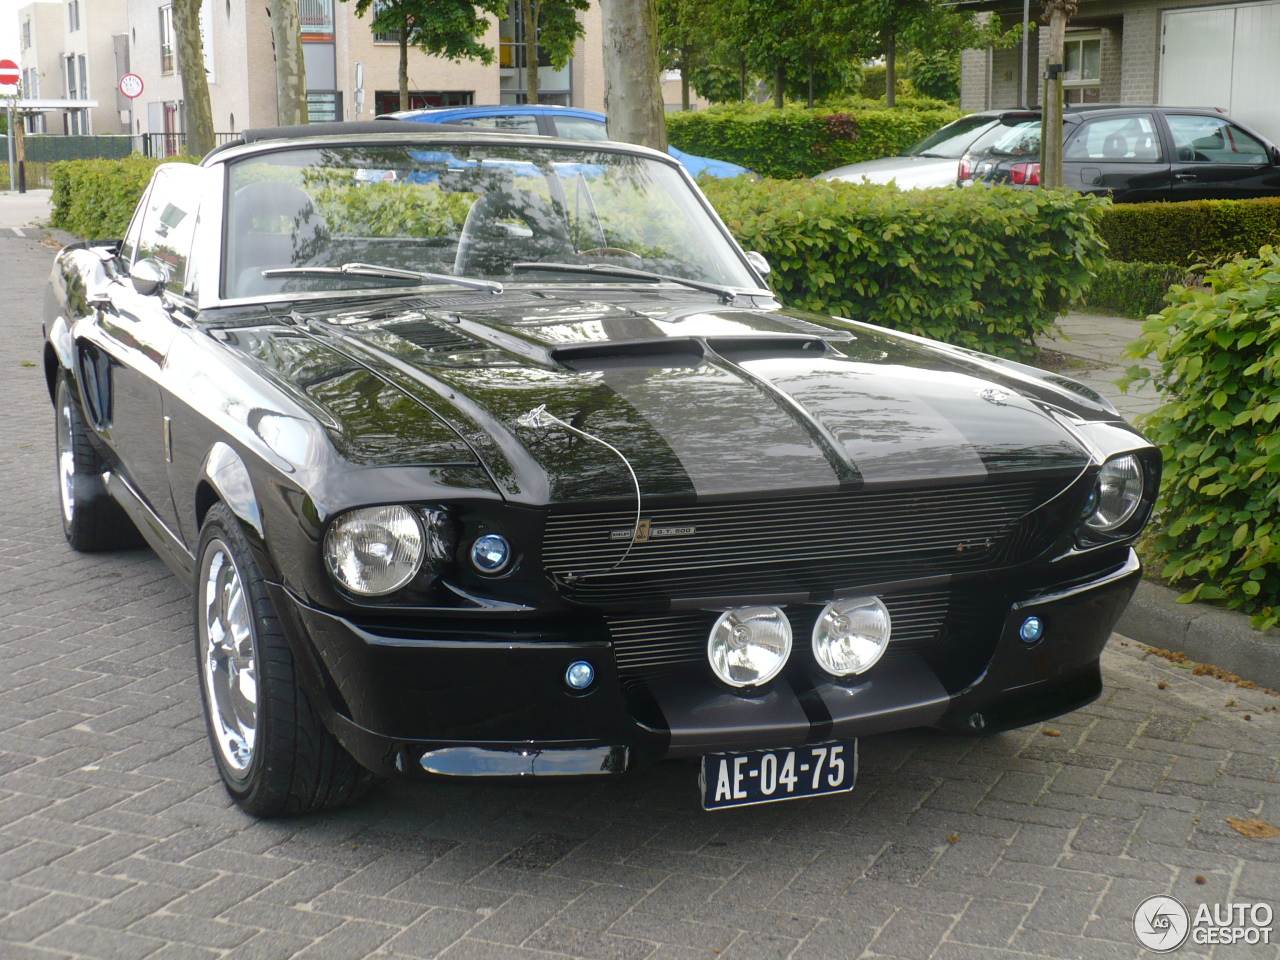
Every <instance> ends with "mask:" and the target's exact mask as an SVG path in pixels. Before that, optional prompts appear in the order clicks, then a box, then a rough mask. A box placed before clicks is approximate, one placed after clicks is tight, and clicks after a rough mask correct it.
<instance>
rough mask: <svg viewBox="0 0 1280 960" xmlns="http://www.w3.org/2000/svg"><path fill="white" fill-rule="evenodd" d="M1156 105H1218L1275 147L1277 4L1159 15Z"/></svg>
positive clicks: (1278, 138) (1275, 0) (1279, 104)
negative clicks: (1160, 19)
mask: <svg viewBox="0 0 1280 960" xmlns="http://www.w3.org/2000/svg"><path fill="white" fill-rule="evenodd" d="M1161 39H1162V47H1161V57H1160V103H1162V104H1167V105H1169V106H1177V107H1221V108H1222V109H1224V110H1226V111H1227V112H1228V113H1229V114H1231V116H1232V117H1234V118H1235V119H1237V120H1239V121H1241V122H1242V123H1244V124H1246V125H1248V126H1251V127H1253V128H1254V129H1255V130H1257V131H1258V132H1259V133H1261V134H1263V135H1265V136H1266V137H1268V138H1269V139H1270V140H1271V141H1272V142H1273V143H1280V0H1266V2H1263V3H1240V4H1232V5H1229V6H1219V7H1209V8H1203V9H1197V10H1171V11H1168V12H1166V13H1165V14H1164V23H1163V36H1162V38H1161Z"/></svg>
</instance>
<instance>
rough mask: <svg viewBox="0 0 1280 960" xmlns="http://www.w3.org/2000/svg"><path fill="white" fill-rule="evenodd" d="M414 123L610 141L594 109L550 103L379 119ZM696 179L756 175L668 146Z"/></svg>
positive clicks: (404, 113) (392, 115)
mask: <svg viewBox="0 0 1280 960" xmlns="http://www.w3.org/2000/svg"><path fill="white" fill-rule="evenodd" d="M392 118H393V119H396V120H412V121H414V122H415V123H449V124H456V125H458V126H463V127H487V128H489V129H498V130H510V131H512V132H514V133H532V134H538V135H541V136H544V137H564V138H565V139H568V140H608V139H609V134H608V132H607V131H606V129H605V116H604V114H603V113H596V112H594V111H592V110H579V109H578V108H577V107H556V106H551V105H549V104H532V103H529V104H523V103H522V104H519V105H518V106H507V107H438V108H435V109H431V110H404V111H401V112H400V113H387V114H383V115H382V116H380V117H379V118H378V119H380V120H384V119H392ZM667 152H668V153H669V154H671V156H673V157H675V158H676V159H677V160H679V161H680V162H681V163H682V164H684V168H685V169H686V170H688V171H689V173H690V174H691V175H692V176H695V177H697V176H701V175H702V174H704V173H707V174H710V175H711V176H713V177H737V176H740V175H742V174H744V173H746V174H750V175H751V176H755V174H754V173H752V172H751V171H750V170H748V169H747V168H746V167H740V166H738V165H737V164H736V163H726V162H725V161H723V160H712V159H711V158H710V157H695V156H694V155H693V154H690V153H685V152H684V151H683V150H677V149H676V148H675V147H667Z"/></svg>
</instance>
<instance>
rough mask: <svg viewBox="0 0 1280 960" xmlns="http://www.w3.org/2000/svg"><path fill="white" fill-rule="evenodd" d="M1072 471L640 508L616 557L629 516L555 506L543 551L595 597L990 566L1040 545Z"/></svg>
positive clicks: (1021, 557) (788, 590) (728, 591)
mask: <svg viewBox="0 0 1280 960" xmlns="http://www.w3.org/2000/svg"><path fill="white" fill-rule="evenodd" d="M1072 479H1073V478H1072V477H1065V478H1064V477H1062V476H1057V477H1052V478H1039V479H1029V480H1016V481H1012V482H1004V483H997V482H987V483H983V484H979V485H970V486H965V487H940V488H935V489H929V490H907V491H901V490H899V491H888V492H877V491H872V492H865V491H859V492H854V493H834V494H820V495H812V496H803V497H794V498H791V499H787V500H767V501H751V502H738V503H712V504H700V505H696V506H692V507H671V508H661V509H656V510H647V509H646V510H644V511H643V519H644V520H646V521H648V530H649V535H650V539H648V540H647V541H645V542H637V543H635V544H634V545H633V546H632V548H631V551H630V554H629V555H627V557H626V559H625V561H624V562H622V563H621V564H620V565H617V564H618V561H619V559H621V558H622V556H623V554H624V552H625V551H626V548H627V538H628V537H629V531H630V529H631V525H632V523H633V522H634V518H635V515H634V514H633V513H628V512H627V511H611V512H607V513H606V512H599V513H569V512H563V513H553V514H552V515H551V516H550V517H549V518H548V520H547V526H546V532H545V535H544V540H543V551H542V559H543V565H544V567H545V568H546V570H547V573H548V574H549V575H550V576H551V578H552V580H553V581H554V582H555V583H556V584H557V585H558V587H559V589H560V591H561V593H562V595H563V596H565V597H566V598H568V599H572V600H574V601H577V602H581V603H589V604H594V605H601V606H610V605H614V606H616V605H619V604H627V603H632V602H637V603H648V602H654V601H658V602H661V601H664V600H670V599H673V598H680V599H686V598H688V599H697V598H699V597H721V596H743V595H749V594H804V595H808V594H810V593H812V592H815V591H823V590H831V589H843V588H847V587H850V586H856V585H858V584H867V583H884V582H888V581H891V580H895V579H915V578H922V577H929V576H939V575H948V574H959V573H966V572H974V571H980V570H991V569H998V568H1002V567H1008V566H1012V565H1015V564H1017V563H1021V562H1024V561H1025V560H1028V559H1030V558H1031V557H1033V556H1035V555H1036V554H1037V553H1039V552H1040V551H1042V550H1043V549H1044V548H1045V547H1046V546H1047V545H1048V542H1049V540H1051V538H1052V537H1053V536H1054V534H1055V532H1056V531H1057V530H1058V529H1059V528H1060V527H1061V525H1062V524H1061V518H1060V517H1059V516H1058V513H1059V512H1060V510H1058V509H1057V507H1059V506H1060V504H1059V505H1057V506H1055V507H1047V508H1043V509H1037V508H1041V507H1042V505H1045V504H1048V503H1049V502H1050V501H1052V500H1053V499H1054V498H1055V497H1056V496H1057V495H1058V494H1059V493H1061V492H1062V491H1063V489H1065V487H1066V486H1067V485H1068V484H1069V483H1070V482H1071V480H1072ZM615 565H617V567H616V569H615Z"/></svg>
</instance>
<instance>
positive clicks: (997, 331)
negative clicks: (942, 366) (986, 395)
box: [702, 177, 1103, 356]
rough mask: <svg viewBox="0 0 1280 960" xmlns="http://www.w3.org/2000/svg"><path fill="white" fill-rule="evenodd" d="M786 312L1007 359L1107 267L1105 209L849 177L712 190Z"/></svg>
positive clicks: (1048, 196) (1098, 204)
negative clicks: (1101, 226)
mask: <svg viewBox="0 0 1280 960" xmlns="http://www.w3.org/2000/svg"><path fill="white" fill-rule="evenodd" d="M702 188H703V190H704V191H705V192H706V194H707V197H708V198H709V199H710V200H711V202H712V204H713V205H714V206H715V207H716V209H717V211H719V213H720V216H721V217H722V218H723V219H724V220H725V222H726V223H727V224H728V226H729V229H730V230H731V231H732V232H733V234H734V236H736V237H737V239H738V241H739V242H740V243H741V244H742V245H743V246H744V247H745V248H746V249H748V250H758V251H760V252H761V253H763V254H764V255H765V256H766V257H767V258H768V260H769V262H770V265H771V266H772V267H773V274H772V275H771V277H770V279H771V281H772V283H773V287H774V290H775V291H776V292H777V293H778V295H779V296H780V297H781V298H782V299H783V300H784V301H785V302H786V303H788V304H790V305H792V306H796V307H801V308H804V309H808V310H815V311H818V312H821V313H831V314H834V315H836V316H845V317H850V318H852V319H855V320H865V321H868V322H871V323H877V324H881V325H883V326H888V327H893V328H895V329H898V330H905V331H909V332H911V333H916V334H920V335H922V336H926V337H932V338H934V339H937V340H945V341H947V342H948V343H954V344H959V345H961V346H965V347H971V348H973V349H976V350H983V351H985V352H989V353H995V354H1000V355H1004V356H1017V355H1026V354H1027V353H1028V352H1029V351H1030V349H1031V343H1032V340H1033V338H1034V337H1035V336H1036V335H1037V334H1040V333H1043V332H1045V331H1046V330H1049V329H1051V328H1052V326H1053V324H1054V321H1055V319H1056V318H1057V317H1058V316H1059V315H1060V314H1061V313H1062V312H1063V311H1064V310H1065V309H1066V308H1067V306H1068V305H1069V304H1070V303H1072V302H1073V301H1074V300H1075V299H1076V298H1077V297H1078V296H1079V295H1080V292H1081V291H1082V290H1083V289H1084V288H1085V287H1086V286H1087V285H1088V283H1089V279H1090V276H1091V275H1092V273H1093V272H1094V271H1095V270H1097V269H1098V268H1099V267H1100V266H1101V265H1102V260H1103V246H1102V242H1101V241H1100V240H1099V238H1098V235H1097V231H1096V229H1095V225H1096V222H1097V219H1098V217H1099V216H1100V214H1101V210H1102V207H1103V202H1102V201H1099V200H1097V199H1095V198H1092V197H1085V196H1080V195H1079V194H1075V193H1070V192H1066V191H1061V192H1052V191H1044V190H1037V191H1034V192H1028V191H1020V190H1014V189H1012V188H1007V187H997V188H993V189H991V190H914V191H910V192H902V191H899V190H897V189H896V188H894V187H891V186H874V185H865V184H852V183H842V182H839V181H808V180H763V181H755V180H750V179H748V178H746V177H736V178H734V179H731V180H706V181H704V182H703V184H702Z"/></svg>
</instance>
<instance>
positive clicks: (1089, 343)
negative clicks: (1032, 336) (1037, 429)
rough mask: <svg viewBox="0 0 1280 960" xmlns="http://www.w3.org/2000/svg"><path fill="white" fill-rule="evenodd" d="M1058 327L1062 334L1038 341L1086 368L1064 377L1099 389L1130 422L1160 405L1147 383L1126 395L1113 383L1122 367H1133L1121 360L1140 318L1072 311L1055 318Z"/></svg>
mask: <svg viewBox="0 0 1280 960" xmlns="http://www.w3.org/2000/svg"><path fill="white" fill-rule="evenodd" d="M1058 326H1059V327H1060V328H1061V330H1062V334H1063V336H1062V337H1060V338H1052V339H1044V340H1041V341H1040V346H1041V347H1044V348H1045V349H1048V350H1056V351H1057V352H1058V353H1065V354H1067V355H1068V356H1071V357H1075V358H1077V359H1079V360H1083V361H1084V362H1085V363H1086V364H1088V367H1087V368H1086V369H1082V370H1066V371H1063V375H1064V376H1068V377H1070V378H1071V379H1073V380H1079V381H1080V382H1081V383H1083V384H1085V385H1086V386H1089V387H1092V388H1093V389H1094V390H1096V391H1098V393H1100V394H1102V395H1103V396H1104V397H1106V398H1107V399H1108V400H1110V401H1111V402H1112V403H1113V404H1114V405H1115V408H1116V409H1117V410H1119V411H1120V413H1121V415H1123V416H1124V418H1125V419H1126V420H1128V421H1130V422H1132V421H1133V419H1134V417H1136V416H1138V415H1139V414H1143V413H1147V412H1149V411H1151V410H1154V409H1155V408H1156V407H1158V406H1159V405H1160V399H1159V398H1158V397H1157V396H1156V392H1155V390H1154V389H1153V388H1152V387H1151V385H1150V384H1142V385H1138V384H1135V385H1134V386H1132V387H1130V388H1129V392H1128V393H1127V394H1125V393H1121V392H1120V388H1119V387H1117V386H1116V385H1115V381H1116V380H1118V379H1119V378H1120V377H1122V376H1124V371H1125V369H1126V368H1127V367H1129V366H1133V361H1126V360H1123V359H1121V354H1122V353H1123V351H1124V348H1125V347H1126V346H1127V345H1128V344H1130V343H1132V342H1133V341H1134V340H1137V339H1138V337H1139V336H1141V334H1142V321H1140V320H1128V319H1125V318H1124V317H1109V316H1104V315H1101V314H1096V313H1078V312H1076V311H1072V312H1070V313H1068V314H1067V315H1066V316H1065V317H1063V318H1062V319H1061V320H1059V321H1058Z"/></svg>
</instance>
